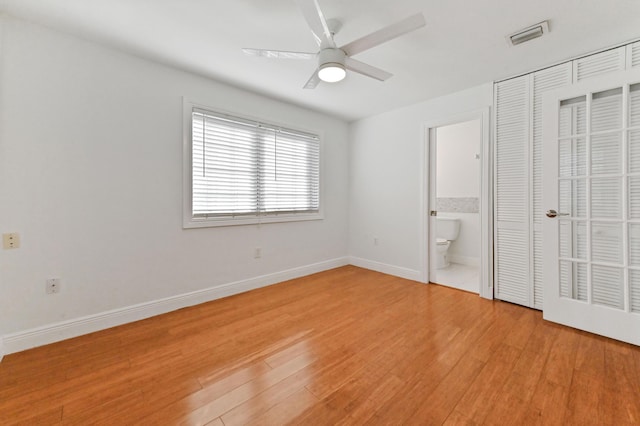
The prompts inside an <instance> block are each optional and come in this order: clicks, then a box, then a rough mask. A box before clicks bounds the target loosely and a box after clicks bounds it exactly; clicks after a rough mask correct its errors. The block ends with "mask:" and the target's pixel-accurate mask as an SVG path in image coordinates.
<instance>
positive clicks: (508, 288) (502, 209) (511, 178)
mask: <svg viewBox="0 0 640 426" xmlns="http://www.w3.org/2000/svg"><path fill="white" fill-rule="evenodd" d="M494 105H495V108H496V109H495V114H496V121H495V126H496V127H495V162H494V164H495V180H494V182H495V192H494V194H495V197H494V199H495V205H494V210H495V216H494V217H495V226H494V229H495V231H494V232H495V235H494V244H495V256H494V258H495V281H494V293H495V294H494V296H495V298H497V299H500V300H506V301H509V302H513V303H518V304H521V305H525V306H531V303H532V301H531V291H530V289H531V274H530V264H529V259H530V257H529V255H530V247H529V243H530V239H529V117H530V102H529V76H523V77H519V78H514V79H511V80H507V81H503V82H500V83H498V84H496V85H495V99H494Z"/></svg>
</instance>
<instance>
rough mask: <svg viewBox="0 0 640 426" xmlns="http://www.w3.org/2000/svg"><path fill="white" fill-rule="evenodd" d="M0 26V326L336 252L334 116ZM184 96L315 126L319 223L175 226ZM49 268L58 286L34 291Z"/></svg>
mask: <svg viewBox="0 0 640 426" xmlns="http://www.w3.org/2000/svg"><path fill="white" fill-rule="evenodd" d="M3 27H4V35H3V39H4V48H3V51H2V64H1V68H0V73H1V75H0V78H1V80H0V82H1V87H0V106H1V114H0V120H1V124H2V127H1V131H0V203H1V205H2V208H1V209H0V228H1V229H0V230H1V232H3V233H5V232H19V233H20V235H21V238H22V247H21V248H20V249H16V250H0V271H2V272H1V273H2V275H1V276H0V280H1V281H0V286H1V287H0V315H1V317H0V320H1V322H0V336H2V335H3V334H5V335H7V334H9V333H19V332H21V331H24V330H27V329H31V328H34V327H41V326H46V325H48V324H52V323H56V322H58V321H63V320H71V319H75V318H79V317H83V316H86V315H93V314H96V313H100V312H104V311H107V310H112V309H119V308H122V307H127V306H131V305H134V304H139V303H146V302H149V301H152V300H157V299H160V298H166V297H171V296H174V295H179V294H184V293H187V292H192V291H197V290H201V289H206V288H210V287H213V286H217V285H221V284H226V283H230V282H235V281H239V280H245V279H249V278H252V277H258V276H263V275H268V274H273V273H277V272H280V271H285V270H289V269H291V268H299V267H304V266H307V265H313V264H316V263H318V262H325V261H331V260H335V259H338V260H339V259H343V260H345V259H346V258H345V256H346V255H347V229H348V216H347V211H348V199H347V195H348V192H347V191H348V185H347V179H348V149H347V145H348V144H347V142H348V139H347V138H348V126H347V124H346V123H345V122H343V121H341V120H338V119H335V118H331V117H328V116H326V115H322V114H319V113H315V112H311V111H309V110H304V109H301V108H299V107H295V106H292V105H289V104H285V103H282V102H278V101H275V100H272V99H269V98H265V97H262V96H258V95H255V94H252V93H249V92H246V91H242V90H239V89H235V88H232V87H229V86H226V85H223V84H220V83H216V82H214V81H211V80H208V79H205V78H202V77H198V76H195V75H192V74H188V73H185V72H182V71H179V70H176V69H172V68H169V67H165V66H162V65H159V64H156V63H153V62H149V61H146V60H142V59H139V58H136V57H133V56H128V55H126V54H122V53H119V52H117V51H114V50H110V49H107V48H104V47H101V46H99V45H97V44H94V43H90V42H86V41H83V40H80V39H77V38H74V37H70V36H67V35H63V34H61V33H57V32H54V31H51V30H49V29H45V28H43V27H40V26H36V25H32V24H29V23H26V22H24V21H20V20H17V19H13V18H5V21H4V23H3ZM183 96H186V97H188V98H190V99H192V100H194V101H198V102H200V103H204V104H208V105H211V106H212V107H215V108H220V109H224V110H228V111H232V112H238V113H241V114H246V115H250V116H256V117H261V118H263V119H265V120H272V121H275V122H278V123H290V124H291V125H294V126H301V127H302V128H308V129H315V130H318V131H320V132H323V133H324V141H323V143H324V146H323V153H324V157H323V178H322V185H323V193H324V198H323V200H322V202H323V206H324V220H322V221H310V222H295V223H284V224H268V225H262V226H235V227H220V228H205V229H188V230H185V229H182V217H181V214H182V97H183ZM301 96H302V92H301ZM255 247H261V248H262V253H263V257H262V258H261V259H254V258H253V252H254V248H255ZM48 277H59V278H60V279H61V280H62V291H61V292H60V293H59V294H57V295H51V296H48V295H46V294H45V287H44V286H45V279H46V278H48ZM5 349H6V350H10V349H11V348H8V347H7V340H6V339H5Z"/></svg>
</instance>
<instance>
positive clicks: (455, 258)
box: [449, 254, 480, 267]
mask: <svg viewBox="0 0 640 426" xmlns="http://www.w3.org/2000/svg"><path fill="white" fill-rule="evenodd" d="M449 262H452V263H457V264H459V265H467V266H477V267H479V266H480V258H479V257H471V256H460V255H458V254H450V255H449Z"/></svg>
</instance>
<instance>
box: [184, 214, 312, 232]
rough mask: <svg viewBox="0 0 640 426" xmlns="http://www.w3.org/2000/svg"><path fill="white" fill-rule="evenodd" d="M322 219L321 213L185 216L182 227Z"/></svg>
mask: <svg viewBox="0 0 640 426" xmlns="http://www.w3.org/2000/svg"><path fill="white" fill-rule="evenodd" d="M322 219H324V215H323V214H322V213H306V214H305V213H301V214H281V215H268V216H242V217H238V218H235V219H232V218H228V217H221V218H202V219H198V218H191V217H187V218H185V220H184V222H183V224H182V227H183V228H184V229H191V228H211V227H218V226H239V225H258V224H262V223H283V222H302V221H307V220H322Z"/></svg>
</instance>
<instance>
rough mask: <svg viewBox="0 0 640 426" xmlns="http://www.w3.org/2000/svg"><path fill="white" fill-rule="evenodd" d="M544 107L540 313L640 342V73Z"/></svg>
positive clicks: (579, 88) (572, 90)
mask: <svg viewBox="0 0 640 426" xmlns="http://www.w3.org/2000/svg"><path fill="white" fill-rule="evenodd" d="M543 108H544V110H543V122H544V145H543V161H544V176H543V202H542V207H543V209H542V211H539V212H536V214H541V215H544V217H543V220H542V224H543V226H542V232H543V244H544V245H543V247H544V257H543V266H544V285H545V287H544V304H543V315H544V318H545V319H547V320H550V321H554V322H558V323H561V324H565V325H568V326H571V327H575V328H579V329H582V330H586V331H589V332H593V333H597V334H601V335H604V336H607V337H612V338H614V339H618V340H622V341H625V342H629V343H633V344H636V345H640V72H638V70H634V71H627V72H624V73H619V74H616V75H615V76H613V77H606V78H604V79H600V80H595V79H594V80H593V81H586V82H584V83H580V84H577V85H574V86H571V87H568V88H566V89H560V90H557V91H554V92H551V93H549V94H548V95H546V97H545V101H544V106H543Z"/></svg>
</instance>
